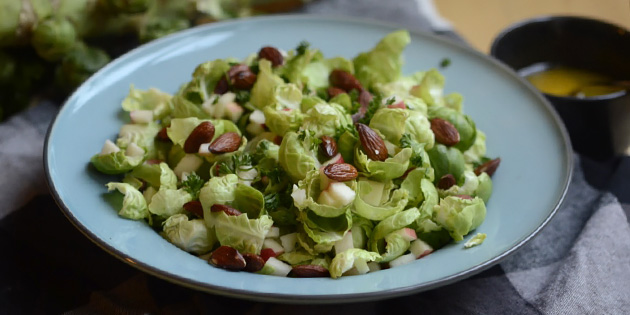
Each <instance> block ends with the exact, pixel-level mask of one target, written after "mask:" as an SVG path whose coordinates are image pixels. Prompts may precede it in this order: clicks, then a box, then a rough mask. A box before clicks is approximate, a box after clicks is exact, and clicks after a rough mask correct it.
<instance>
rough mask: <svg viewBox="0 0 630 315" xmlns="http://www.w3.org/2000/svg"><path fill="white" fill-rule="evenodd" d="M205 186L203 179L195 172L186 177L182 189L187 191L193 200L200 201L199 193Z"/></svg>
mask: <svg viewBox="0 0 630 315" xmlns="http://www.w3.org/2000/svg"><path fill="white" fill-rule="evenodd" d="M203 184H204V181H203V179H201V177H199V175H197V174H195V172H193V173H192V174H190V175H188V176H187V177H186V180H185V181H184V182H183V183H182V187H183V188H184V190H185V191H187V192H188V193H190V195H191V196H192V197H193V199H198V198H199V191H200V190H201V187H203Z"/></svg>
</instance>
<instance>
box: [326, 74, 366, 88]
mask: <svg viewBox="0 0 630 315" xmlns="http://www.w3.org/2000/svg"><path fill="white" fill-rule="evenodd" d="M328 81H330V85H332V86H334V87H337V88H340V89H342V90H344V91H346V92H350V91H352V90H355V89H356V90H359V91H360V90H362V89H363V87H362V86H361V82H359V80H357V78H355V77H354V76H353V75H352V74H350V72H348V71H345V70H340V69H335V70H333V71H332V72H330V75H329V76H328Z"/></svg>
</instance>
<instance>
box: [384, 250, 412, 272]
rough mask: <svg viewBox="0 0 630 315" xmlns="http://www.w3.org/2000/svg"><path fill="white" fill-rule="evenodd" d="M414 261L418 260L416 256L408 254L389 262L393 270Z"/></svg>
mask: <svg viewBox="0 0 630 315" xmlns="http://www.w3.org/2000/svg"><path fill="white" fill-rule="evenodd" d="M414 260H416V255H414V254H411V253H409V254H406V255H402V256H400V257H398V258H396V259H394V260H392V261H390V262H389V266H390V267H391V268H396V267H400V266H402V265H406V264H408V263H411V262H413V261H414Z"/></svg>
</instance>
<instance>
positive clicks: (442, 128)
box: [431, 118, 459, 147]
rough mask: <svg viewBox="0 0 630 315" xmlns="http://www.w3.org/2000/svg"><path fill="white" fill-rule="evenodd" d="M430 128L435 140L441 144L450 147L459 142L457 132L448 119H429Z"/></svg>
mask: <svg viewBox="0 0 630 315" xmlns="http://www.w3.org/2000/svg"><path fill="white" fill-rule="evenodd" d="M431 130H432V131H433V134H435V141H437V142H439V143H441V144H443V145H446V146H449V147H450V146H454V145H456V144H457V143H458V142H459V132H458V131H457V128H455V126H453V124H451V123H450V122H449V121H448V120H444V119H442V118H433V119H431Z"/></svg>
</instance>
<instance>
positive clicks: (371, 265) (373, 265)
mask: <svg viewBox="0 0 630 315" xmlns="http://www.w3.org/2000/svg"><path fill="white" fill-rule="evenodd" d="M367 265H368V268H370V272H374V271H379V270H381V264H379V263H377V262H375V261H370V262H369V263H367Z"/></svg>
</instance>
